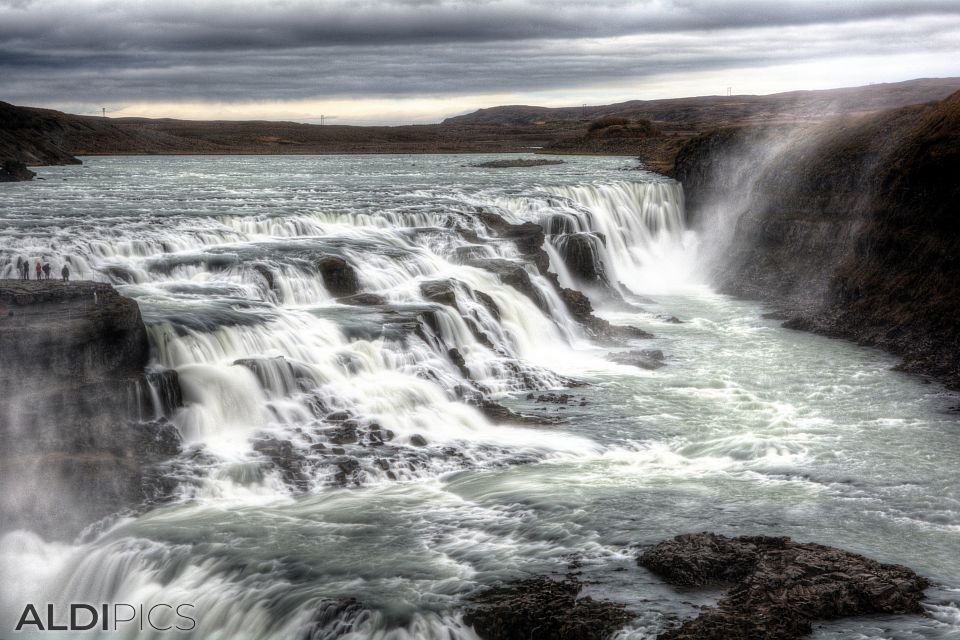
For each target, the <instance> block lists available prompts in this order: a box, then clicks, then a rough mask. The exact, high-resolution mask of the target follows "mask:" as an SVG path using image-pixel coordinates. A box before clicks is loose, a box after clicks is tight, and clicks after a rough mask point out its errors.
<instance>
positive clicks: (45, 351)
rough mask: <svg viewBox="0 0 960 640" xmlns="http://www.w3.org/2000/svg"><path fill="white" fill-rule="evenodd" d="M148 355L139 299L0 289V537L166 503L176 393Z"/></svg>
mask: <svg viewBox="0 0 960 640" xmlns="http://www.w3.org/2000/svg"><path fill="white" fill-rule="evenodd" d="M149 355H150V354H149V344H148V342H147V335H146V329H145V327H144V325H143V321H142V319H141V317H140V310H139V308H138V307H137V304H136V302H134V301H133V300H130V299H129V298H125V297H123V296H121V295H119V294H118V293H117V292H116V291H115V290H114V289H113V288H112V287H111V286H109V285H105V284H98V283H90V282H74V283H61V282H57V281H44V282H35V281H34V282H20V281H11V280H6V281H0V361H2V362H3V367H2V369H0V397H2V398H3V401H2V403H0V484H2V486H3V487H4V491H3V492H2V496H0V513H2V514H3V518H2V523H0V529H11V528H16V527H21V526H26V527H30V528H32V529H34V530H42V531H45V532H46V533H48V534H49V535H51V536H56V537H70V536H72V535H75V534H76V533H77V532H78V531H79V530H80V529H82V528H83V527H84V526H86V525H88V524H90V523H91V522H93V521H95V520H97V519H99V518H102V517H104V516H106V515H108V514H111V513H114V512H116V511H118V510H122V509H124V508H129V507H135V506H137V505H139V504H141V503H143V502H144V501H150V500H155V499H158V498H159V497H161V494H162V492H163V490H162V485H161V484H160V483H158V480H159V475H158V474H157V468H156V464H157V463H159V462H161V461H162V460H164V459H165V458H167V457H169V456H170V455H173V454H175V453H176V452H177V451H178V450H179V435H178V434H177V431H176V429H175V428H174V427H173V426H172V425H170V424H169V423H167V422H166V421H165V420H163V419H156V416H157V415H158V414H162V413H164V412H169V411H170V410H172V409H173V408H174V406H175V405H177V404H179V391H178V390H179V385H178V384H177V382H176V379H175V377H174V376H173V374H172V372H164V373H161V374H155V373H150V374H148V373H147V372H146V366H147V363H148V360H149ZM151 388H152V389H153V390H154V391H153V392H151ZM157 405H159V406H157Z"/></svg>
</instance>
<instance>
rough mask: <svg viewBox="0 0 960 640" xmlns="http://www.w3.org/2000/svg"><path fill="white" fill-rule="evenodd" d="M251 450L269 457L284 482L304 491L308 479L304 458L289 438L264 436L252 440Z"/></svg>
mask: <svg viewBox="0 0 960 640" xmlns="http://www.w3.org/2000/svg"><path fill="white" fill-rule="evenodd" d="M253 450H254V451H256V452H258V453H260V454H262V455H264V456H266V457H267V458H269V459H270V461H271V462H272V463H273V465H274V466H275V467H276V468H277V469H279V471H280V475H281V476H282V477H283V480H284V482H286V483H287V484H289V485H291V486H293V487H296V488H297V489H299V490H301V491H306V490H307V489H308V488H309V486H310V479H309V477H308V475H307V473H306V472H305V470H304V467H305V464H306V458H305V457H304V455H303V454H302V453H300V451H299V450H297V448H296V447H295V446H293V443H292V442H290V441H289V440H280V439H278V438H273V437H266V438H261V439H259V440H254V441H253Z"/></svg>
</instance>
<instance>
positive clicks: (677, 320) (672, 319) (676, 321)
mask: <svg viewBox="0 0 960 640" xmlns="http://www.w3.org/2000/svg"><path fill="white" fill-rule="evenodd" d="M660 317H661V318H663V321H664V322H669V323H670V324H684V322H683V320H681V319H680V318H678V317H677V316H660Z"/></svg>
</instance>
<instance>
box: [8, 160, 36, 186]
mask: <svg viewBox="0 0 960 640" xmlns="http://www.w3.org/2000/svg"><path fill="white" fill-rule="evenodd" d="M35 175H37V174H35V173H34V172H33V171H30V169H27V165H25V164H23V163H22V162H20V161H19V160H4V161H3V163H2V164H0V182H26V181H28V180H33V177H34V176H35Z"/></svg>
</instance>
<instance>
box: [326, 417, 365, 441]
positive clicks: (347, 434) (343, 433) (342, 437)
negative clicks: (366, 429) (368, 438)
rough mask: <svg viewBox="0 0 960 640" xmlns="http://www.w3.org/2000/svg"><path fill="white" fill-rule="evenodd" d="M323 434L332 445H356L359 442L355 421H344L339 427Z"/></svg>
mask: <svg viewBox="0 0 960 640" xmlns="http://www.w3.org/2000/svg"><path fill="white" fill-rule="evenodd" d="M324 433H325V435H326V436H327V439H328V440H329V441H330V442H331V443H332V444H356V443H357V441H358V440H359V438H358V437H357V422H356V421H355V420H346V421H344V422H342V423H341V424H340V426H338V427H334V428H332V429H327V430H326V431H324Z"/></svg>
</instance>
